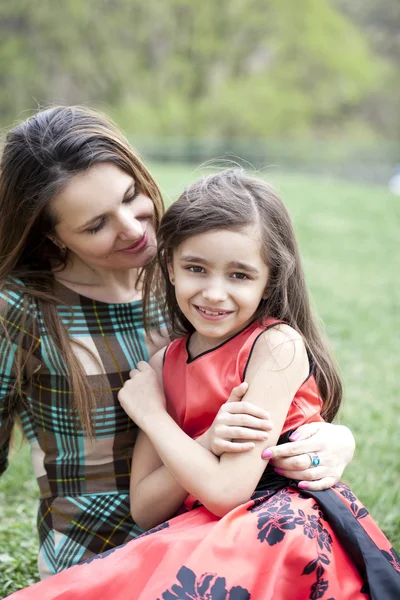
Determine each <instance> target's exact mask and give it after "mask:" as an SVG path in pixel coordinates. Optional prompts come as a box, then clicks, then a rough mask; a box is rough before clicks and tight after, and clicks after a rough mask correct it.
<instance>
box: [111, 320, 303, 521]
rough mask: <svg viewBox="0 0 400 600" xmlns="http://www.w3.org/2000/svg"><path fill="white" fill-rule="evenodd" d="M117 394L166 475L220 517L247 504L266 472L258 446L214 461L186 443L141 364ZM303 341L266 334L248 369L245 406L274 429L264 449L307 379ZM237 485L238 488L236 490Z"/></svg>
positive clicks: (285, 330) (286, 331)
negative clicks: (262, 414)
mask: <svg viewBox="0 0 400 600" xmlns="http://www.w3.org/2000/svg"><path fill="white" fill-rule="evenodd" d="M138 367H139V369H143V370H142V371H140V370H139V371H135V372H134V373H133V377H132V379H131V380H130V381H128V382H126V383H125V386H124V388H123V389H122V390H121V391H120V393H119V400H120V402H121V404H122V406H123V408H124V409H125V410H126V412H127V413H128V414H129V415H130V416H131V418H133V420H134V421H135V422H136V423H137V424H138V426H139V427H140V428H141V429H142V430H143V431H144V432H145V433H146V435H147V436H148V437H149V439H150V440H151V442H152V444H153V446H154V448H155V450H156V452H157V453H158V455H159V456H160V457H161V459H162V461H163V463H164V464H165V466H166V467H167V469H168V471H169V472H170V473H171V474H172V475H173V477H174V478H176V479H177V480H178V481H179V483H180V485H181V486H182V487H183V488H184V489H186V490H187V491H188V492H189V493H190V494H192V495H193V496H194V497H196V498H198V499H199V500H200V502H202V504H204V505H205V506H206V507H207V508H208V509H209V510H211V512H213V513H214V514H216V515H218V516H222V515H224V514H226V513H227V512H228V511H229V510H231V509H232V508H234V507H235V506H237V505H239V504H241V503H243V502H245V501H247V500H248V499H249V498H250V496H251V494H252V493H253V491H254V489H255V488H256V486H257V483H258V481H259V479H260V477H261V474H262V472H263V470H264V469H265V461H264V460H263V459H262V458H261V451H262V449H263V448H264V447H265V445H266V444H265V442H257V443H256V444H255V447H254V449H253V450H250V451H249V452H247V453H245V454H223V455H222V456H221V457H219V458H218V457H216V456H215V455H213V454H212V453H211V452H209V451H208V450H206V449H205V448H203V447H201V446H200V445H199V444H197V443H196V442H195V441H193V440H192V439H191V438H190V437H188V436H187V435H186V434H185V433H184V432H183V431H182V430H181V429H180V428H179V427H178V425H177V424H176V423H175V422H174V421H173V420H172V418H171V417H170V416H169V415H168V414H167V413H166V412H165V410H164V407H163V404H164V402H165V399H164V394H163V391H162V387H161V385H160V382H159V381H158V379H157V377H156V375H155V373H154V371H153V370H152V369H150V367H149V366H148V365H147V364H146V363H139V365H138ZM308 369H309V366H308V358H307V353H306V350H305V347H304V344H303V341H302V339H301V338H300V337H299V335H298V334H297V333H296V332H295V331H294V330H292V329H291V328H290V327H288V326H286V325H281V326H279V327H276V328H272V329H270V330H267V331H265V332H264V334H263V335H262V336H260V338H259V340H258V341H257V344H256V346H255V349H254V352H253V353H252V357H251V360H250V363H249V365H248V369H247V375H246V381H248V383H249V390H248V392H247V394H246V396H247V401H248V402H251V403H253V404H255V405H256V406H259V407H260V408H262V409H265V410H268V411H269V413H270V414H271V417H272V420H273V422H274V424H275V429H274V431H273V432H271V434H270V437H269V440H268V445H274V444H275V443H276V441H277V440H278V438H279V434H280V431H281V428H282V426H283V424H284V421H285V418H286V414H287V411H288V409H289V406H290V403H291V401H292V399H293V397H294V395H295V393H296V391H297V389H298V388H299V387H300V386H301V384H302V382H303V381H304V379H305V378H306V377H307V375H308ZM238 482H240V485H238Z"/></svg>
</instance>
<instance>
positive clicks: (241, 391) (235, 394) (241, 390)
mask: <svg viewBox="0 0 400 600" xmlns="http://www.w3.org/2000/svg"><path fill="white" fill-rule="evenodd" d="M248 388H249V384H248V383H247V382H246V381H243V382H242V383H241V384H240V385H238V386H236V387H234V388H233V390H232V391H231V393H230V396H229V398H228V400H227V402H229V403H230V402H240V400H241V399H242V398H243V396H244V395H245V393H246V392H247V390H248Z"/></svg>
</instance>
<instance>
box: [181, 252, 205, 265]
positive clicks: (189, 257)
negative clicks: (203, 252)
mask: <svg viewBox="0 0 400 600" xmlns="http://www.w3.org/2000/svg"><path fill="white" fill-rule="evenodd" d="M179 260H180V261H181V262H195V263H202V264H203V265H209V264H210V262H209V261H208V260H206V259H205V258H202V257H201V256H194V255H193V254H183V255H182V256H181V257H180V259H179Z"/></svg>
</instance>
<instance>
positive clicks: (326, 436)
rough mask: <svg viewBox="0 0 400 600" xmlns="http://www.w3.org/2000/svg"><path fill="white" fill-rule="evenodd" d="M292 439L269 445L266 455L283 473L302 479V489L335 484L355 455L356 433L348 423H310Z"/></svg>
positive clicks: (313, 488) (300, 485)
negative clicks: (316, 463)
mask: <svg viewBox="0 0 400 600" xmlns="http://www.w3.org/2000/svg"><path fill="white" fill-rule="evenodd" d="M291 439H292V440H295V441H291V442H289V443H287V444H281V445H279V446H274V447H271V448H268V449H267V450H265V451H264V452H263V453H262V456H263V458H268V459H269V460H270V462H271V464H272V465H273V466H274V467H275V471H276V472H277V473H279V474H280V475H284V476H285V477H288V478H289V479H297V480H300V481H299V484H298V485H299V488H301V489H308V490H314V491H316V490H325V489H327V488H330V487H332V485H334V484H335V483H337V482H338V481H339V479H340V478H341V476H342V473H343V471H344V469H345V468H346V466H347V465H348V464H349V463H350V462H351V460H352V458H353V455H354V450H355V441H354V437H353V434H352V433H351V431H350V429H348V427H345V426H344V425H333V424H332V423H321V422H318V423H307V424H305V425H302V426H301V427H299V428H298V429H297V430H296V431H295V432H294V433H293V434H292V436H291ZM315 455H317V458H318V459H319V461H320V462H319V465H318V466H316V467H314V466H312V463H311V461H312V458H313V457H314V456H315Z"/></svg>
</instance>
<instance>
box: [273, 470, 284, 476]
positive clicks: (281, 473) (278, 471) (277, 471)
mask: <svg viewBox="0 0 400 600" xmlns="http://www.w3.org/2000/svg"><path fill="white" fill-rule="evenodd" d="M274 471H275V473H278V475H283V471H282V469H274Z"/></svg>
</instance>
